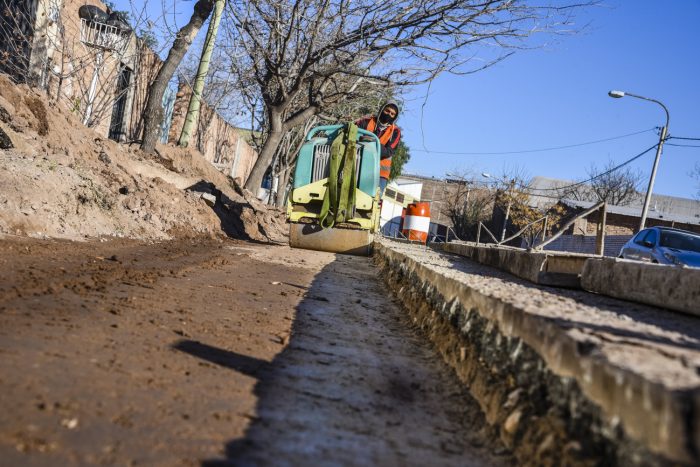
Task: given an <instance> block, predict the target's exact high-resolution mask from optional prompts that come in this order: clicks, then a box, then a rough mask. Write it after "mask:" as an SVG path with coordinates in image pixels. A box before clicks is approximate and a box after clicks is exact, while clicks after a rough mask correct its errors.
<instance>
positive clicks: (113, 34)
mask: <svg viewBox="0 0 700 467" xmlns="http://www.w3.org/2000/svg"><path fill="white" fill-rule="evenodd" d="M128 39H129V33H128V32H126V31H124V30H123V29H121V28H118V27H116V26H112V25H111V24H106V23H100V22H97V21H90V20H86V19H84V18H81V19H80V41H81V42H82V43H84V44H85V45H88V46H90V47H96V48H98V49H103V50H107V51H110V52H116V53H118V54H121V53H124V50H125V49H126V46H127V43H128Z"/></svg>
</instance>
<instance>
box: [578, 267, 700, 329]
mask: <svg viewBox="0 0 700 467" xmlns="http://www.w3.org/2000/svg"><path fill="white" fill-rule="evenodd" d="M581 286H582V287H583V289H584V290H587V291H589V292H594V293H598V294H602V295H608V296H610V297H616V298H621V299H623V300H630V301H633V302H639V303H646V304H648V305H654V306H658V307H661V308H668V309H671V310H676V311H681V312H684V313H689V314H693V315H696V316H700V269H698V268H683V267H674V266H668V265H664V264H650V263H640V262H637V261H629V260H623V259H617V258H597V259H589V260H587V261H586V264H585V266H584V268H583V272H582V274H581Z"/></svg>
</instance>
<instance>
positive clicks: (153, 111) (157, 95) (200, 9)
mask: <svg viewBox="0 0 700 467" xmlns="http://www.w3.org/2000/svg"><path fill="white" fill-rule="evenodd" d="M213 8H214V0H199V1H198V2H197V3H196V4H195V5H194V13H192V17H191V18H190V22H189V23H187V24H186V25H185V26H183V28H182V29H180V30H179V31H178V32H177V35H176V36H175V41H173V46H172V48H171V49H170V52H168V58H166V59H165V62H163V65H162V66H161V67H160V70H158V74H157V75H156V78H155V80H154V81H153V83H152V84H151V87H150V88H149V90H148V101H147V102H146V109H145V110H144V112H143V113H144V115H143V120H144V129H143V141H142V142H141V149H143V150H144V151H145V152H147V153H153V152H154V151H155V148H156V143H157V142H158V139H159V138H160V127H161V125H162V123H163V94H164V93H165V88H166V87H167V86H168V83H169V82H170V79H171V78H172V77H173V74H174V73H175V70H176V69H177V67H178V65H179V64H180V62H181V61H182V57H184V56H185V53H186V52H187V49H189V47H190V45H192V41H193V40H194V38H195V37H196V36H197V33H198V32H199V30H200V29H201V28H202V25H203V24H204V22H205V21H206V20H207V18H208V17H209V15H210V14H211V10H212V9H213Z"/></svg>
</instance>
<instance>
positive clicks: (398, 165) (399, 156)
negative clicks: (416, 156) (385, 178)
mask: <svg viewBox="0 0 700 467" xmlns="http://www.w3.org/2000/svg"><path fill="white" fill-rule="evenodd" d="M410 159H411V150H410V149H409V147H408V146H406V144H405V143H404V142H403V141H399V145H398V146H397V147H396V151H395V152H394V157H392V158H391V174H390V175H389V180H394V179H395V178H396V177H398V176H400V175H401V172H402V171H403V166H404V165H405V164H406V162H408V161H409V160H410Z"/></svg>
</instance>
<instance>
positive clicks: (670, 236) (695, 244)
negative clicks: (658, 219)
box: [659, 230, 700, 253]
mask: <svg viewBox="0 0 700 467" xmlns="http://www.w3.org/2000/svg"><path fill="white" fill-rule="evenodd" d="M659 244H660V245H661V246H665V247H667V248H674V249H676V250H685V251H694V252H696V253H700V235H695V234H692V233H690V232H688V233H686V232H675V231H672V230H664V231H662V232H661V242H659Z"/></svg>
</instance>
